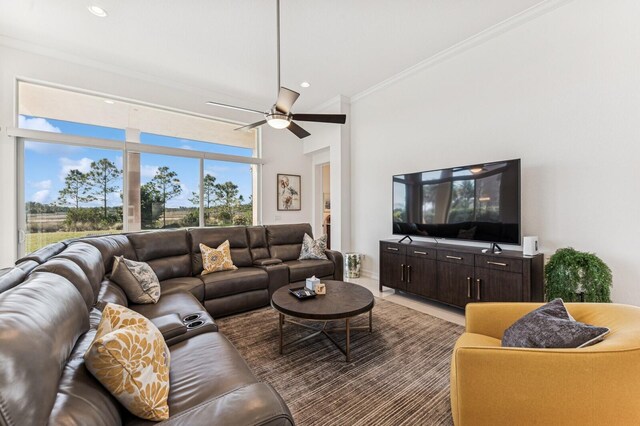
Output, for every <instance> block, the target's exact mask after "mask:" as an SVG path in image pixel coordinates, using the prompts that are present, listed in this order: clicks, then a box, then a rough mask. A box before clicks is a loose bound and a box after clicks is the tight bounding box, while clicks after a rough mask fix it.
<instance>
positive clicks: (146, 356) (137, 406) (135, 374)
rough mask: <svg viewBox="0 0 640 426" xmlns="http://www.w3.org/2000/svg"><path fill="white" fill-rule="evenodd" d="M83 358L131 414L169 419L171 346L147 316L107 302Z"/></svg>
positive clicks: (145, 417) (155, 418)
mask: <svg viewBox="0 0 640 426" xmlns="http://www.w3.org/2000/svg"><path fill="white" fill-rule="evenodd" d="M84 360H85V365H86V367H87V369H88V370H89V371H90V372H91V374H93V375H94V376H95V378H96V379H98V381H99V382H100V383H102V385H103V386H104V387H105V388H107V390H108V391H109V392H111V394H112V395H113V396H114V397H115V398H116V399H117V400H118V401H120V403H121V404H122V405H123V406H124V407H125V408H126V409H127V410H129V411H130V412H131V413H132V414H134V415H136V416H138V417H141V418H143V419H147V420H154V421H159V420H166V419H168V418H169V405H168V403H167V398H168V397H169V361H170V356H169V348H168V347H167V344H166V343H165V341H164V338H163V337H162V334H161V333H160V331H159V330H158V329H157V328H156V326H155V325H153V323H152V322H151V321H149V320H148V319H147V318H145V317H143V316H142V315H140V314H138V313H137V312H134V311H132V310H130V309H128V308H125V307H124V306H120V305H116V304H113V303H108V304H107V305H106V306H105V308H104V310H103V311H102V319H101V320H100V324H98V329H97V331H96V337H95V338H94V339H93V342H92V343H91V346H89V349H87V352H86V353H85V354H84Z"/></svg>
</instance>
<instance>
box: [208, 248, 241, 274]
mask: <svg viewBox="0 0 640 426" xmlns="http://www.w3.org/2000/svg"><path fill="white" fill-rule="evenodd" d="M200 252H201V253H202V268H203V269H204V270H203V271H202V275H206V274H210V273H212V272H219V271H233V270H234V269H238V267H237V266H235V265H234V264H233V260H232V259H231V245H230V244H229V240H227V241H225V242H224V243H222V244H220V245H219V246H218V248H211V247H208V246H206V245H204V244H202V243H200Z"/></svg>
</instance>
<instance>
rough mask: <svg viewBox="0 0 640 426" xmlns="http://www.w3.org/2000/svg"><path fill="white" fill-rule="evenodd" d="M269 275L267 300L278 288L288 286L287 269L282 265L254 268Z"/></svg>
mask: <svg viewBox="0 0 640 426" xmlns="http://www.w3.org/2000/svg"><path fill="white" fill-rule="evenodd" d="M256 267H257V268H260V269H262V270H263V271H265V272H266V273H267V274H268V275H269V300H271V296H273V293H275V291H276V290H277V289H279V288H280V287H283V286H285V285H287V284H289V267H288V266H287V265H286V264H284V263H277V264H275V265H266V266H256Z"/></svg>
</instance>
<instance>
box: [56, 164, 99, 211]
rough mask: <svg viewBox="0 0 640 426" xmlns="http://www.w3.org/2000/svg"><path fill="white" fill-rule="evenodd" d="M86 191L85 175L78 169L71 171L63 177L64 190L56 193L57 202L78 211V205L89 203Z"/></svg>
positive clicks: (89, 197)
mask: <svg viewBox="0 0 640 426" xmlns="http://www.w3.org/2000/svg"><path fill="white" fill-rule="evenodd" d="M88 189H89V188H88V185H87V175H86V174H85V173H82V172H81V171H80V170H78V169H71V170H69V173H67V175H66V176H65V177H64V188H62V189H61V190H60V191H59V192H58V202H59V203H60V204H63V205H69V204H70V205H72V206H74V207H75V208H76V209H78V208H79V207H80V203H86V202H89V201H91V196H90V195H89V193H88Z"/></svg>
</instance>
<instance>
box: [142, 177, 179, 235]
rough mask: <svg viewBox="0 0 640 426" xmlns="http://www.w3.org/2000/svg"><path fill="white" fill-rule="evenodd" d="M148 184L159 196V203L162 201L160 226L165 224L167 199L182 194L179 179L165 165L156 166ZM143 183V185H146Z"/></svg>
mask: <svg viewBox="0 0 640 426" xmlns="http://www.w3.org/2000/svg"><path fill="white" fill-rule="evenodd" d="M148 184H151V185H150V188H149V189H151V190H152V192H153V193H154V194H155V195H157V196H158V197H159V201H160V203H162V226H163V227H166V226H167V201H169V200H171V199H172V198H175V197H177V196H178V195H180V194H182V187H181V186H180V179H178V174H177V173H176V172H174V171H173V170H171V169H169V167H167V166H163V167H160V168H158V170H157V171H156V174H155V176H154V177H153V179H151V182H149V183H148ZM148 184H145V185H148Z"/></svg>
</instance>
